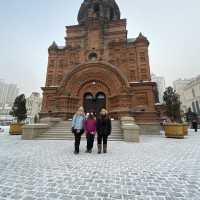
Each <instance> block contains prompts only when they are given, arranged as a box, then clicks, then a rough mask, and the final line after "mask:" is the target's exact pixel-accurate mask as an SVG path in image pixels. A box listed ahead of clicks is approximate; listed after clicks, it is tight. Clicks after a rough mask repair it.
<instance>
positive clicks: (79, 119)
mask: <svg viewBox="0 0 200 200" xmlns="http://www.w3.org/2000/svg"><path fill="white" fill-rule="evenodd" d="M84 122H85V114H84V109H83V107H80V108H79V109H78V111H77V112H76V114H75V115H74V117H73V120H72V133H73V134H74V137H75V143H74V148H75V150H74V154H79V146H80V142H81V136H82V134H83V133H84Z"/></svg>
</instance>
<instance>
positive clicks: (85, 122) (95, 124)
mask: <svg viewBox="0 0 200 200" xmlns="http://www.w3.org/2000/svg"><path fill="white" fill-rule="evenodd" d="M111 130H112V125H111V120H110V118H109V116H108V112H107V110H106V109H102V110H101V112H100V114H99V116H98V117H97V119H96V116H95V115H94V113H89V114H88V115H87V116H85V113H84V109H83V107H80V108H79V109H78V111H77V113H76V114H75V115H74V117H73V120H72V133H73V134H74V137H75V144H74V148H75V150H74V153H75V154H79V146H80V142H81V136H82V135H83V133H84V132H85V134H86V139H87V147H86V148H87V149H86V153H92V149H93V144H94V139H95V136H96V134H97V147H98V154H100V153H101V152H102V149H103V153H107V141H108V136H109V135H110V134H111ZM102 143H103V145H102ZM102 146H103V148H102Z"/></svg>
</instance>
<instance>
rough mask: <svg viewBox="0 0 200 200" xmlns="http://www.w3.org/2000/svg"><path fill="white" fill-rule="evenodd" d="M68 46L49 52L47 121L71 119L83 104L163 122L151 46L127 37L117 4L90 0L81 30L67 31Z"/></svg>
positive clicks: (45, 101) (83, 10)
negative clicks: (49, 118)
mask: <svg viewBox="0 0 200 200" xmlns="http://www.w3.org/2000/svg"><path fill="white" fill-rule="evenodd" d="M65 41H66V42H65V45H64V46H58V45H57V44H56V43H55V42H53V44H52V45H51V46H50V47H49V59H48V69H47V78H46V85H45V87H43V88H42V90H43V105H42V112H41V117H46V116H52V117H61V118H63V119H68V118H71V116H72V115H73V114H74V113H75V112H76V110H77V108H78V107H79V106H81V105H83V106H84V108H85V111H86V112H90V111H92V112H96V113H98V112H99V110H100V109H101V108H103V107H105V108H107V109H108V111H109V113H110V115H111V116H112V117H113V118H115V119H118V118H119V117H120V116H134V117H135V118H136V120H137V121H138V122H152V121H156V120H158V112H157V110H156V107H155V90H156V84H155V83H154V82H151V76H150V66H149V56H148V46H149V41H148V40H147V38H146V37H144V36H143V35H142V34H141V33H140V34H139V35H138V37H136V38H127V29H126V19H121V17H120V10H119V7H118V5H117V4H116V2H115V0H106V1H105V0H85V1H84V2H83V3H82V5H81V7H80V10H79V13H78V25H73V26H67V27H66V37H65Z"/></svg>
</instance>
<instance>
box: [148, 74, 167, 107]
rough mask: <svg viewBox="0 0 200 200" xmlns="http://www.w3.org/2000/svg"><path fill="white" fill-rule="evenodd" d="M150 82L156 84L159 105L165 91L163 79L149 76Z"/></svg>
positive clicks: (152, 75) (153, 75)
mask: <svg viewBox="0 0 200 200" xmlns="http://www.w3.org/2000/svg"><path fill="white" fill-rule="evenodd" d="M151 80H152V81H154V82H156V83H157V88H158V96H159V101H160V103H163V93H164V91H165V78H164V77H162V76H157V75H155V74H151Z"/></svg>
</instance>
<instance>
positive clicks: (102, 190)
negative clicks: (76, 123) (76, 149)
mask: <svg viewBox="0 0 200 200" xmlns="http://www.w3.org/2000/svg"><path fill="white" fill-rule="evenodd" d="M95 146H96V145H95ZM84 150H85V141H83V142H82V146H81V154H80V155H78V156H76V155H74V154H73V142H72V141H37V140H35V141H23V140H21V139H20V136H9V135H8V134H2V133H0V200H51V199H55V200H68V199H72V200H73V199H74V200H109V199H110V200H111V199H124V200H128V199H130V200H134V199H136V200H139V199H141V200H147V199H149V200H165V199H166V200H173V199H177V200H178V199H179V200H200V132H199V136H198V135H197V134H194V133H193V132H191V133H190V136H189V137H187V138H186V139H184V140H176V139H166V138H164V137H163V136H142V137H141V143H140V144H130V143H124V142H110V144H109V153H108V154H102V155H97V154H96V148H95V149H94V152H93V153H92V154H91V155H89V154H85V153H84Z"/></svg>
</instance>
